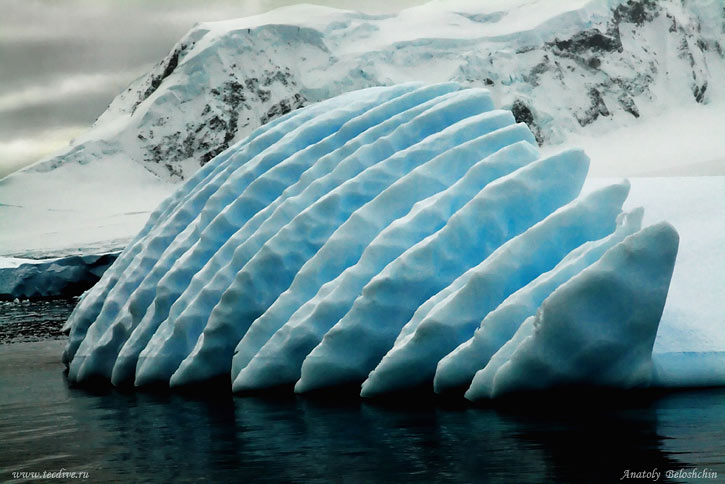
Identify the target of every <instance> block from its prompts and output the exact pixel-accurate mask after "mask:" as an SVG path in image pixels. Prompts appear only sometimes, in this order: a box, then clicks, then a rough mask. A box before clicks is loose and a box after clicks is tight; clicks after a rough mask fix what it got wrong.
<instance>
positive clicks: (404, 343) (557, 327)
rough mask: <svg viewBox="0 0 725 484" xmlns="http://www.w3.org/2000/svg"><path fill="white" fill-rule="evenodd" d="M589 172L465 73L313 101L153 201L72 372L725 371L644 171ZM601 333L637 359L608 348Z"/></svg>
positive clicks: (301, 376)
mask: <svg viewBox="0 0 725 484" xmlns="http://www.w3.org/2000/svg"><path fill="white" fill-rule="evenodd" d="M588 164H589V161H588V158H587V157H586V155H584V153H583V152H581V151H579V150H567V151H564V152H561V153H558V154H554V155H551V156H546V157H542V156H540V154H539V151H538V148H537V146H536V140H535V138H534V136H533V135H532V134H531V132H530V131H529V130H528V128H527V127H526V126H525V125H523V124H517V123H515V121H514V119H513V116H512V115H511V114H510V113H508V112H505V111H499V110H495V109H494V105H493V102H492V100H491V97H490V95H489V94H488V93H487V92H486V91H485V90H481V89H462V88H461V87H460V86H458V85H456V84H454V83H445V84H438V85H430V86H427V85H422V84H419V83H410V84H404V85H399V86H393V87H377V88H370V89H365V90H362V91H358V92H353V93H348V94H345V95H343V96H340V97H337V98H333V99H330V100H328V101H324V102H321V103H319V104H315V105H312V106H310V107H307V108H304V109H300V110H297V111H294V112H292V113H290V114H288V115H286V116H283V117H281V118H279V119H277V120H275V121H273V122H271V123H269V124H267V125H265V126H263V127H261V128H259V129H257V130H256V131H255V132H253V133H252V134H251V135H250V136H249V137H248V138H247V139H245V140H243V141H241V142H239V143H237V144H236V145H234V146H232V147H231V148H229V149H228V150H227V151H225V152H223V153H222V154H220V155H218V156H217V157H216V158H214V159H213V160H212V161H210V162H209V163H208V164H207V165H206V166H205V167H204V168H203V169H202V170H200V171H199V172H198V173H197V174H196V175H195V176H194V177H192V178H191V179H190V180H189V181H188V182H187V183H185V184H184V185H183V186H181V187H180V188H179V190H178V191H177V192H176V193H174V194H173V195H172V196H171V197H169V198H168V199H167V200H165V201H164V202H163V203H162V204H161V205H160V207H159V208H158V209H157V210H156V211H155V212H154V213H153V214H152V216H151V218H150V219H149V221H148V223H147V224H146V226H145V227H144V228H143V230H142V231H141V232H140V233H139V235H138V236H137V237H136V239H134V241H132V242H131V244H129V245H128V246H127V248H126V249H125V250H124V252H123V253H122V254H121V255H120V256H119V258H118V259H117V260H116V262H115V263H114V264H113V265H112V266H111V268H110V269H109V270H108V271H106V273H105V274H104V275H103V277H102V279H101V281H100V282H99V283H98V284H97V285H96V286H94V288H93V289H91V290H90V291H88V292H87V293H86V294H85V295H84V297H83V298H82V300H81V301H80V303H79V305H78V307H77V308H76V309H75V311H74V312H73V314H72V315H71V317H70V318H69V320H68V323H67V325H66V328H67V329H69V330H70V339H69V343H68V346H67V348H66V351H65V353H64V360H65V362H66V363H67V365H68V367H69V379H70V380H71V381H72V382H79V383H80V382H86V381H92V380H97V379H103V380H110V381H111V382H112V383H113V384H115V385H136V386H146V385H161V386H171V387H181V386H186V385H198V384H202V385H203V384H205V383H207V382H210V381H212V380H213V381H218V380H220V379H222V380H227V381H229V384H230V385H231V386H232V388H233V390H234V391H238V392H243V391H252V390H260V389H265V388H271V387H279V386H287V388H288V389H290V390H291V389H292V386H294V387H295V389H296V391H298V392H305V391H312V390H320V389H330V388H335V387H349V386H350V385H360V384H363V382H365V383H364V384H363V386H362V394H363V396H378V395H384V394H386V393H393V392H401V391H406V390H409V389H412V388H428V389H430V390H433V389H434V387H435V390H436V391H438V392H441V393H447V392H449V391H452V390H455V391H458V392H460V393H463V392H464V391H466V390H468V391H467V393H466V395H467V396H468V397H469V398H471V399H480V398H489V397H495V396H498V395H501V394H507V393H511V392H515V391H518V390H527V389H534V388H536V389H544V388H551V387H557V386H562V385H570V384H572V385H580V384H581V385H592V384H595V385H596V384H602V385H608V386H617V387H631V386H643V385H645V386H646V385H661V386H698V385H719V384H725V377H724V375H725V360H724V359H723V358H722V357H721V355H722V354H725V353H724V352H725V345H723V344H721V343H722V341H723V335H724V334H725V330H724V329H723V326H724V325H723V322H722V321H721V320H717V318H716V317H714V318H713V321H712V324H708V322H702V321H696V322H693V321H688V320H687V317H686V315H687V314H688V311H689V308H688V306H687V304H686V302H684V299H683V298H681V297H679V296H677V297H676V298H675V299H676V301H675V303H676V304H675V303H673V304H674V306H673V304H670V300H669V299H668V291H667V288H668V287H669V283H670V275H671V274H672V273H673V267H674V279H673V287H674V289H675V290H676V291H680V290H681V287H682V286H681V283H680V282H679V281H680V279H679V277H680V276H679V274H681V273H683V271H684V272H688V271H687V269H685V270H683V269H681V268H679V266H678V264H680V262H681V261H679V259H678V262H677V264H675V254H676V253H677V243H676V240H677V233H676V232H675V230H674V229H673V228H672V227H671V226H669V225H662V224H659V225H654V226H651V227H645V228H644V229H642V230H641V231H639V232H638V230H639V228H640V225H641V224H642V209H634V210H633V208H634V207H631V206H627V204H628V203H629V202H625V207H626V209H627V210H631V211H630V212H629V213H627V214H625V213H623V212H622V203H623V202H624V200H625V198H626V197H627V192H628V190H629V185H628V184H627V183H626V182H625V183H622V182H621V181H607V182H606V183H602V184H600V185H603V187H602V188H601V189H600V190H598V191H596V192H594V193H589V192H591V189H590V188H587V190H586V192H587V193H585V194H584V195H580V192H581V190H582V186H583V184H584V183H585V178H586V174H587V169H588ZM634 192H635V193H639V191H638V190H637V188H636V183H635V189H634ZM635 200H637V201H639V200H638V199H637V197H635ZM642 205H643V206H644V209H645V213H647V209H648V203H642ZM723 205H725V204H723ZM664 215H665V216H664V217H663V218H665V219H666V218H667V217H666V215H667V214H666V213H665V214H664ZM676 218H681V216H678V217H676ZM658 221H659V220H653V222H658ZM679 221H680V220H675V221H674V222H676V226H677V225H678V224H677V222H679ZM718 223H719V222H715V223H714V225H715V226H716V227H718V230H720V228H719V227H720V226H719V225H718ZM644 225H646V223H645V224H644ZM684 225H685V226H687V223H684ZM723 233H725V231H718V232H716V234H715V239H716V240H718V241H722V239H723V237H722V234H723ZM633 234H634V235H633ZM689 236H690V235H689V233H687V234H686V237H685V241H684V244H683V247H685V248H686V249H687V251H688V252H687V256H686V258H685V260H686V261H687V263H688V264H693V263H694V262H693V261H694V260H695V257H694V256H693V254H691V253H690V249H689V247H690V245H689V242H688V240H689ZM721 247H722V244H720V245H718V243H717V242H711V243H710V244H709V245H708V246H707V247H706V250H707V256H708V257H710V258H711V259H714V260H720V259H722V254H721V251H722V249H721ZM713 254H714V255H713ZM602 288H605V289H606V291H604V289H602ZM648 288H654V289H652V291H650V292H647V291H648ZM600 289H601V291H600ZM602 291H604V292H602ZM638 291H639V292H638ZM598 292H601V294H599V293H598ZM640 296H641V297H640ZM616 301H619V303H618V304H616V308H618V310H617V311H613V310H612V308H611V307H609V306H608V305H612V304H614V302H616ZM622 301H626V304H625V303H624V302H622ZM672 307H674V308H675V309H671V308H672ZM663 308H664V309H663ZM663 311H664V316H663V317H662V321H663V322H662V324H661V323H660V314H662V313H663ZM720 312H721V311H720ZM691 314H711V315H716V314H718V310H717V309H716V308H712V307H711V305H710V306H708V307H706V308H697V310H696V311H692V312H691ZM477 328H478V329H477ZM658 328H659V333H658ZM678 334H681V335H686V337H685V338H681V341H682V345H680V346H678V339H677V337H676V335H678ZM562 335H563V336H566V338H564V337H563V336H562ZM607 335H608V336H607ZM655 336H656V337H657V340H656V341H655ZM606 338H610V340H609V343H607V344H605V345H604V346H602V345H603V344H604V343H603V341H604V340H605V339H606ZM718 339H719V341H720V342H718ZM713 340H715V342H714V343H713ZM705 341H707V344H705V343H703V342H705ZM615 343H616V344H615ZM572 345H574V346H572ZM574 347H575V349H576V350H577V351H572V350H573V349H574ZM603 347H606V348H608V349H609V350H608V351H609V352H608V353H607V352H605V353H607V355H608V356H612V355H613V353H612V351H614V350H613V348H616V354H617V355H620V356H618V357H617V358H614V357H612V358H614V359H611V358H610V359H605V360H606V361H604V360H602V359H601V356H602V348H603ZM653 349H654V353H653ZM610 350H611V351H610ZM574 359H575V360H576V361H574ZM607 365H609V366H607ZM604 368H608V369H607V371H606V372H605V371H603V369H604ZM543 369H546V371H545V374H546V375H548V376H547V377H537V378H536V379H535V380H532V379H531V378H530V376H529V377H527V375H531V374H540V372H541V371H543ZM574 370H575V371H574ZM532 372H533V373H532ZM567 375H568V376H567ZM600 380H601V381H600ZM469 387H470V388H469Z"/></svg>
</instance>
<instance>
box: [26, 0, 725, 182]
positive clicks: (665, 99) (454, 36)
mask: <svg viewBox="0 0 725 484" xmlns="http://www.w3.org/2000/svg"><path fill="white" fill-rule="evenodd" d="M481 3H482V2H472V1H446V2H443V1H434V2H431V3H429V4H426V5H423V6H420V7H414V8H410V9H407V10H403V11H402V12H400V13H399V14H397V15H382V16H370V15H365V14H361V13H356V12H350V11H344V10H337V9H331V8H327V7H319V6H311V5H298V6H293V7H288V8H282V9H279V10H275V11H273V12H270V13H267V14H264V15H259V16H255V17H249V18H243V19H238V20H231V21H224V22H214V23H203V24H199V25H198V26H196V27H195V28H194V29H193V30H191V31H190V32H189V33H188V34H187V35H186V36H185V37H184V38H183V39H181V41H180V42H179V43H178V44H177V45H176V46H175V47H174V49H173V50H172V51H171V53H170V54H169V55H168V56H167V57H166V58H165V59H164V60H162V61H161V62H160V63H159V64H158V65H157V66H156V67H155V68H154V69H153V70H152V71H151V72H149V73H148V74H147V75H146V76H144V77H142V78H140V79H138V80H137V81H136V82H134V83H133V84H132V85H131V86H130V87H129V88H128V89H127V90H126V91H124V92H123V93H121V94H120V95H119V96H118V97H117V98H116V99H115V100H114V101H113V103H112V104H111V105H110V107H109V108H108V110H107V111H106V113H104V114H103V115H102V116H101V117H100V118H99V119H98V121H97V123H96V124H95V126H94V128H93V129H92V130H91V131H90V132H89V133H88V134H86V135H85V136H82V137H81V138H80V139H79V140H78V141H77V142H76V143H75V145H74V146H73V147H72V148H71V149H70V150H69V151H67V152H65V153H62V154H60V155H58V156H56V157H54V158H52V159H50V160H48V161H46V162H44V163H40V164H38V165H35V167H33V168H32V170H35V171H47V170H51V169H53V168H55V167H57V166H59V165H61V164H64V163H71V162H79V163H84V162H88V161H89V160H93V159H95V158H103V157H106V156H108V155H109V154H110V153H123V154H124V156H125V157H127V158H128V159H129V160H132V161H135V162H138V163H140V164H142V165H143V166H144V167H145V168H146V169H148V170H150V171H152V172H153V173H154V174H156V175H157V176H159V177H161V178H162V179H169V180H172V181H178V180H182V179H184V178H187V177H188V176H189V175H191V174H192V173H194V172H195V171H196V170H197V169H198V168H199V167H200V166H203V165H204V164H205V163H206V162H208V161H209V160H210V159H211V158H213V157H214V156H215V155H217V154H218V153H220V152H221V151H223V150H224V149H226V148H227V147H228V146H230V145H231V144H232V143H234V142H235V141H237V140H239V139H241V138H243V137H244V136H246V135H247V134H249V133H250V132H251V131H252V130H253V129H254V128H256V127H258V126H260V125H262V124H264V123H266V122H267V121H269V120H271V119H274V118H276V117H277V116H279V115H281V114H284V113H286V112H289V111H290V110H293V109H296V108H298V107H301V106H303V105H307V104H310V103H313V102H316V101H320V100H322V99H327V98H329V97H332V96H335V95H338V94H340V93H342V92H347V91H350V90H354V89H360V88H364V87H369V86H375V85H391V84H394V83H398V82H405V81H409V80H421V81H427V82H440V81H446V80H453V81H457V82H460V83H462V84H463V85H465V86H485V87H488V88H489V89H490V90H491V92H492V94H493V96H494V99H495V101H496V103H497V105H499V106H502V107H504V108H511V109H512V110H513V112H514V115H515V116H516V117H517V119H518V120H520V121H525V122H526V123H527V124H528V125H529V127H530V128H531V129H532V131H533V132H534V134H535V135H536V137H537V140H538V141H539V143H543V142H557V141H561V140H562V139H563V138H564V135H565V134H566V133H569V132H576V131H578V130H579V129H580V128H581V127H585V126H588V125H590V124H592V123H594V122H595V121H597V120H598V119H600V118H620V119H621V120H622V122H623V123H626V122H627V120H628V119H631V118H638V117H640V116H642V115H647V114H650V115H651V113H652V112H653V111H657V110H658V109H660V110H661V109H662V107H663V106H666V105H667V104H671V103H673V102H682V101H691V102H693V103H694V102H697V103H706V102H707V101H708V96H709V94H710V86H712V85H713V82H715V81H714V79H716V78H717V77H716V73H717V72H718V70H717V69H722V65H723V63H724V61H723V60H724V56H725V52H724V49H725V45H723V20H724V19H725V14H724V9H723V5H722V3H721V2H719V1H718V0H710V1H697V2H681V1H679V0H669V1H654V0H628V1H615V0H606V1H605V0H589V1H581V0H580V1H567V2H556V1H550V0H549V1H541V0H518V1H514V2H500V1H496V2H483V5H481Z"/></svg>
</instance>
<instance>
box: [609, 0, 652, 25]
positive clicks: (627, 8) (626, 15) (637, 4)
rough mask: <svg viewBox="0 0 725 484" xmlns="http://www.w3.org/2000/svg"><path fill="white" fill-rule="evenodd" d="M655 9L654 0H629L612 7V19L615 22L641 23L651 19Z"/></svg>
mask: <svg viewBox="0 0 725 484" xmlns="http://www.w3.org/2000/svg"><path fill="white" fill-rule="evenodd" d="M656 9H657V2H656V1H654V0H629V1H627V2H625V3H623V4H621V5H619V6H617V8H615V9H614V12H613V13H614V20H615V22H616V23H617V24H619V23H620V22H630V23H633V24H635V25H642V24H643V23H645V22H651V21H652V19H653V18H654V12H655V10H656Z"/></svg>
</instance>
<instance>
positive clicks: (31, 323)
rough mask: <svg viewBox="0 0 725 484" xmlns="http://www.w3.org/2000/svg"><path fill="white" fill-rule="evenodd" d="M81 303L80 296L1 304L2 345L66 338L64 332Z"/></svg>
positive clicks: (0, 341)
mask: <svg viewBox="0 0 725 484" xmlns="http://www.w3.org/2000/svg"><path fill="white" fill-rule="evenodd" d="M77 302H78V298H77V297H72V298H68V299H49V300H40V301H35V300H34V301H31V300H27V299H26V300H24V301H16V302H13V301H0V344H3V343H17V342H21V341H41V340H46V339H60V338H64V335H63V334H61V332H60V329H61V328H62V327H63V324H64V323H65V321H66V319H68V316H69V315H70V313H71V312H72V311H73V308H74V307H75V305H76V303H77Z"/></svg>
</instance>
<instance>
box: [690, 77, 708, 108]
mask: <svg viewBox="0 0 725 484" xmlns="http://www.w3.org/2000/svg"><path fill="white" fill-rule="evenodd" d="M705 91H707V81H705V82H704V83H702V85H700V86H698V85H695V87H694V88H693V90H692V94H693V95H694V96H695V101H697V102H699V103H700V104H702V103H703V102H705Z"/></svg>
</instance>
